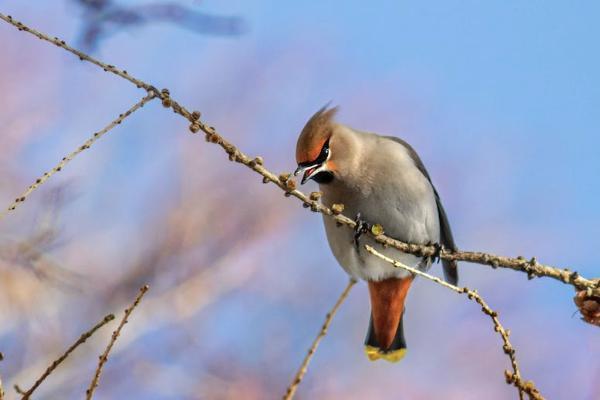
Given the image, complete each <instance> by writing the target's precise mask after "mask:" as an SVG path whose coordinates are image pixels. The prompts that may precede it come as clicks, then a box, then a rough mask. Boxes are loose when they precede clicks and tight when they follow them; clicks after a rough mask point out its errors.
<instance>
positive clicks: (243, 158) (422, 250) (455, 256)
mask: <svg viewBox="0 0 600 400" xmlns="http://www.w3.org/2000/svg"><path fill="white" fill-rule="evenodd" d="M0 19H2V20H4V21H6V22H7V23H9V24H11V25H13V26H15V27H16V28H17V29H19V30H20V31H25V32H28V33H31V34H33V35H35V36H37V37H38V38H40V39H42V40H45V41H47V42H50V43H52V44H54V45H56V46H58V47H61V48H63V49H65V50H66V51H68V52H70V53H72V54H74V55H76V56H77V57H79V58H80V60H82V61H88V62H90V63H92V64H94V65H96V66H97V67H100V68H102V69H103V70H104V71H108V72H111V73H113V74H115V75H117V76H119V77H121V78H123V79H126V80H127V81H129V82H131V83H132V84H134V85H136V86H137V87H138V88H143V89H144V90H146V91H147V92H148V93H149V94H151V95H155V96H156V97H158V98H160V99H161V101H162V103H163V105H164V106H165V107H168V108H171V109H172V110H173V111H174V112H175V113H176V114H179V115H181V116H183V117H184V118H186V119H187V120H188V121H189V122H190V123H191V125H190V130H191V131H192V132H194V133H195V132H198V131H199V130H202V131H203V132H204V133H205V134H206V139H207V141H210V142H212V143H216V144H218V145H219V146H221V147H222V148H223V149H224V150H225V152H226V153H227V154H228V155H229V159H230V160H232V161H236V162H238V163H241V164H244V165H245V166H247V167H249V168H251V169H252V170H253V171H255V172H257V173H258V174H260V175H262V177H263V182H264V183H268V182H271V183H275V184H276V185H277V186H279V187H280V188H281V189H282V190H284V191H285V194H286V195H287V196H293V197H296V198H298V199H299V200H301V201H302V203H303V205H304V206H305V207H307V208H310V209H311V210H312V211H315V212H320V213H322V214H325V215H328V216H330V217H332V218H334V219H335V220H336V221H337V222H338V223H340V224H341V225H345V226H347V227H349V228H351V229H354V227H355V224H356V223H355V222H354V219H352V218H348V217H346V216H345V215H342V214H341V213H340V212H337V211H335V210H332V208H329V207H327V206H325V205H322V204H321V203H320V202H319V201H318V200H313V199H311V198H310V197H309V196H307V195H306V194H304V193H302V192H300V191H299V190H296V184H295V181H293V180H291V179H281V178H282V176H288V177H289V174H284V175H279V176H278V175H275V174H274V173H272V172H270V171H269V170H267V169H266V168H265V167H263V165H262V164H263V160H262V158H261V157H256V158H250V157H248V156H247V155H246V154H244V153H242V152H241V151H240V150H239V149H238V148H237V147H236V146H234V145H233V144H232V143H230V142H228V141H227V140H225V139H224V138H223V137H222V136H221V135H220V134H219V133H218V132H217V131H216V129H215V128H214V127H212V126H209V125H207V124H206V123H204V122H201V121H200V113H199V112H197V111H194V112H190V111H188V110H187V109H186V108H185V107H184V106H182V105H181V104H179V103H178V102H177V101H175V100H174V99H172V98H171V97H170V94H169V90H168V89H163V90H162V91H160V92H159V91H158V90H157V89H156V88H155V86H153V85H150V84H148V83H146V82H144V81H142V80H141V79H139V78H135V77H133V76H132V75H130V74H128V73H127V71H125V70H122V69H119V68H116V67H115V66H113V65H109V64H106V63H103V62H101V61H99V60H97V59H95V58H93V57H91V56H89V55H87V54H85V53H83V52H81V51H79V50H76V49H74V48H72V47H70V46H68V45H67V44H66V43H65V41H64V40H60V39H59V38H56V37H55V38H51V37H50V36H48V35H46V34H44V33H41V32H39V31H37V30H35V29H33V28H30V27H28V26H26V25H24V24H23V23H21V22H18V21H16V20H14V19H13V18H12V17H11V16H6V15H4V14H0ZM371 222H379V221H371ZM374 237H375V240H376V241H377V242H379V243H381V244H382V245H384V246H390V247H394V248H396V249H398V250H400V251H402V252H404V253H409V254H413V255H416V256H419V257H424V256H433V255H435V256H439V257H440V258H442V259H445V260H455V261H465V262H471V263H477V264H481V265H488V266H491V267H492V268H498V267H500V268H508V269H512V270H515V271H521V272H524V273H526V274H527V276H528V278H530V279H532V278H534V277H548V278H553V279H556V280H558V281H560V282H563V283H566V284H569V285H572V286H573V287H575V288H576V289H577V290H585V291H586V293H587V295H588V296H600V280H599V279H587V278H584V277H583V276H581V275H579V274H578V273H577V272H576V271H572V270H570V269H567V268H558V267H553V266H550V265H544V264H540V263H538V262H537V260H536V258H535V257H532V258H530V259H525V258H523V257H516V258H511V257H504V256H497V255H494V254H489V253H483V252H476V251H450V250H447V249H442V250H441V251H439V252H438V249H437V248H436V247H435V246H426V245H418V244H411V243H406V242H402V241H400V240H396V239H394V238H391V237H389V236H386V235H377V236H374Z"/></svg>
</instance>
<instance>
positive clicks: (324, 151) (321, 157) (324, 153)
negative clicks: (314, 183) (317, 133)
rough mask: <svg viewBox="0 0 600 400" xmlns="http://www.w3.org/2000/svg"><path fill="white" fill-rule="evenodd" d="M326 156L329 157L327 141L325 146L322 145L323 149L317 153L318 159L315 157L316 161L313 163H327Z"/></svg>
mask: <svg viewBox="0 0 600 400" xmlns="http://www.w3.org/2000/svg"><path fill="white" fill-rule="evenodd" d="M328 156H329V139H328V140H327V141H326V142H325V144H324V145H323V148H321V153H319V157H317V159H316V160H315V161H316V162H318V163H324V162H325V161H327V157H328Z"/></svg>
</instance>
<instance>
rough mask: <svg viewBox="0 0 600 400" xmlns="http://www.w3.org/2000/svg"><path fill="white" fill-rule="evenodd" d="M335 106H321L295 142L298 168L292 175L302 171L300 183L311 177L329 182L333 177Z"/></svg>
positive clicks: (319, 181)
mask: <svg viewBox="0 0 600 400" xmlns="http://www.w3.org/2000/svg"><path fill="white" fill-rule="evenodd" d="M337 110H338V109H337V107H334V108H327V106H325V107H323V108H321V109H320V110H319V111H317V112H316V113H315V115H313V116H312V117H311V118H310V119H309V120H308V122H307V123H306V125H305V126H304V129H302V132H301V133H300V137H298V143H297V144H296V162H297V163H298V168H297V169H296V171H295V172H294V175H298V174H301V173H303V175H302V181H301V183H302V184H304V183H305V182H306V181H307V180H309V179H312V180H314V181H315V182H317V183H329V182H331V181H332V180H333V178H334V173H335V170H336V168H335V163H334V162H333V160H332V155H333V150H334V149H333V148H332V147H334V146H333V144H334V142H335V138H333V136H334V131H335V129H334V128H335V124H334V122H333V117H334V116H335V113H336V112H337Z"/></svg>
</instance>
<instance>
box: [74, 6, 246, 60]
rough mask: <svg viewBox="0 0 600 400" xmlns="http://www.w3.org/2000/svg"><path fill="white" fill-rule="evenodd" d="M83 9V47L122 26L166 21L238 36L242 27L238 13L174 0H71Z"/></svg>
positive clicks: (198, 30) (93, 45)
mask: <svg viewBox="0 0 600 400" xmlns="http://www.w3.org/2000/svg"><path fill="white" fill-rule="evenodd" d="M75 3H77V4H78V5H79V6H80V7H82V8H83V9H84V14H83V19H84V21H85V22H84V26H83V28H82V33H81V37H80V41H81V44H82V45H83V47H84V49H86V50H87V51H94V50H95V49H96V47H97V46H98V44H99V42H100V41H101V40H103V39H105V38H106V37H108V36H110V35H112V34H114V33H116V32H119V31H121V30H124V29H131V28H140V27H142V26H144V25H147V24H151V23H156V22H166V23H170V24H173V25H175V26H179V27H182V28H185V29H187V30H190V31H192V32H194V33H197V34H201V35H213V36H239V35H241V34H242V33H244V31H245V27H244V23H243V20H242V19H241V18H239V17H231V16H217V15H211V14H207V13H204V12H200V11H196V10H194V9H192V8H190V7H186V6H183V5H181V4H178V3H175V2H152V3H148V4H141V5H135V6H122V5H120V4H118V3H116V2H114V1H111V0H75Z"/></svg>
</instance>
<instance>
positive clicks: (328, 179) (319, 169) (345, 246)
mask: <svg viewBox="0 0 600 400" xmlns="http://www.w3.org/2000/svg"><path fill="white" fill-rule="evenodd" d="M336 111H337V108H330V109H327V107H323V108H322V109H320V110H319V111H318V112H317V113H316V114H315V115H313V116H312V117H311V118H310V119H309V120H308V122H307V123H306V125H305V126H304V129H303V130H302V132H301V133H300V137H299V138H298V143H297V145H296V161H297V162H298V169H297V170H296V172H295V173H294V174H295V175H298V174H300V173H301V174H302V181H301V183H305V182H306V181H307V180H309V179H312V180H314V181H316V182H317V183H318V184H319V187H320V190H321V192H322V193H323V197H322V201H323V202H324V204H326V205H331V204H334V203H342V204H344V213H346V214H347V215H357V220H358V222H359V223H357V226H361V225H362V224H363V221H366V222H369V223H379V224H381V225H382V226H383V227H384V228H385V230H386V234H387V235H389V236H391V237H393V238H396V239H399V240H402V241H404V242H408V243H417V244H438V245H440V246H443V247H444V248H446V249H449V250H456V245H455V244H454V239H453V237H452V232H451V231H450V226H449V224H448V218H447V217H446V212H445V211H444V208H443V207H442V203H441V201H440V197H439V195H438V193H437V191H436V190H435V188H434V186H433V184H432V183H431V178H430V177H429V174H428V173H427V170H426V169H425V166H424V165H423V163H422V162H421V160H420V159H419V156H418V155H417V153H416V152H415V151H414V150H413V148H412V147H411V146H410V145H409V144H408V143H406V142H405V141H403V140H402V139H398V138H395V137H390V136H381V135H378V134H375V133H370V132H361V131H358V130H355V129H352V128H350V127H348V126H345V125H342V124H338V123H335V122H334V120H333V118H334V116H335V114H336ZM358 216H360V218H359V217H358ZM323 222H324V224H325V232H326V235H327V240H328V241H329V246H330V247H331V250H332V252H333V254H334V256H335V258H336V259H337V261H338V262H339V264H340V265H341V266H342V268H343V269H344V270H345V271H346V272H347V273H348V274H349V275H350V276H351V277H353V278H355V279H362V280H365V281H367V284H368V287H369V297H370V301H371V319H370V323H369V330H368V333H367V338H366V340H365V351H366V354H367V356H368V357H369V359H370V360H377V359H385V360H387V361H392V362H395V361H399V360H400V359H402V357H403V356H404V354H405V352H406V342H405V340H404V332H403V326H402V320H403V316H404V301H405V299H406V295H407V293H408V290H409V288H410V285H411V283H412V281H413V276H412V274H411V273H409V272H408V271H406V270H403V269H400V268H395V267H394V266H393V265H391V264H389V263H387V262H385V261H383V260H381V259H379V258H377V257H374V256H372V255H370V254H368V253H367V252H366V251H364V250H363V251H361V249H360V246H358V245H355V243H354V239H355V237H354V236H355V234H354V233H353V232H351V231H350V230H348V229H342V228H339V227H336V222H335V221H334V220H333V219H332V218H329V217H327V216H325V215H324V216H323ZM361 240H364V241H365V242H366V244H370V245H373V246H375V241H374V239H373V238H372V237H367V236H365V237H363V238H362V239H361ZM380 251H381V252H382V253H383V254H385V255H387V256H388V257H391V258H393V259H396V260H398V261H400V262H402V263H404V264H406V265H409V266H412V267H415V268H418V269H420V270H426V269H428V268H429V266H430V265H431V262H432V260H431V259H429V258H425V259H424V258H419V257H417V256H414V255H412V254H406V253H402V252H400V251H399V250H396V249H393V248H385V249H381V250H380ZM442 265H443V269H444V276H445V279H446V280H447V281H448V282H450V283H452V284H456V283H457V280H458V269H457V265H456V263H455V262H454V261H446V260H442Z"/></svg>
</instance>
